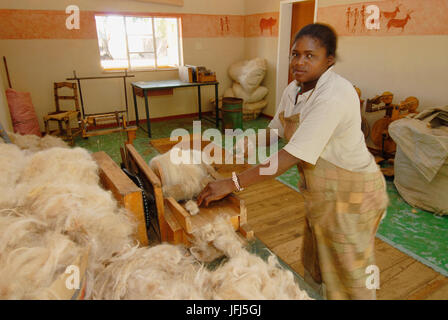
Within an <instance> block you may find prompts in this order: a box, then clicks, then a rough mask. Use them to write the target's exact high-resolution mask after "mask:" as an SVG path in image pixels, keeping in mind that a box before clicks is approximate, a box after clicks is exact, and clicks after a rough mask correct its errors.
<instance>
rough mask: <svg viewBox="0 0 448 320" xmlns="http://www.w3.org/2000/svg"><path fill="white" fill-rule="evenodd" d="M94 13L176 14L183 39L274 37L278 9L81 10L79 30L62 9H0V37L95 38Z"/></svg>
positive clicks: (276, 29) (275, 34)
mask: <svg viewBox="0 0 448 320" xmlns="http://www.w3.org/2000/svg"><path fill="white" fill-rule="evenodd" d="M96 14H122V15H133V16H164V17H179V18H181V19H182V34H183V37H185V38H217V37H277V36H278V16H279V13H278V12H273V13H263V14H254V15H248V16H242V15H206V14H176V13H150V12H148V13H146V12H145V13H142V12H94V11H81V13H80V29H79V30H68V29H67V28H66V25H65V23H66V20H67V18H68V17H69V15H68V14H66V13H65V11H59V10H0V39H96V38H97V34H96V25H95V15H96Z"/></svg>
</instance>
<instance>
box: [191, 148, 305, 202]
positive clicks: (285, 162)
mask: <svg viewBox="0 0 448 320" xmlns="http://www.w3.org/2000/svg"><path fill="white" fill-rule="evenodd" d="M274 157H278V158H277V168H274V173H273V174H269V175H263V174H260V172H262V171H263V169H264V170H268V168H270V167H272V165H273V164H274V165H275V162H272V163H271V161H275V158H274ZM299 162H300V159H298V158H296V157H294V156H293V155H291V154H289V153H288V152H287V151H285V150H283V149H282V150H280V151H279V152H278V153H276V154H274V155H272V156H271V157H269V159H268V160H266V161H265V162H263V163H261V164H259V165H256V166H254V167H252V168H250V169H248V170H246V171H244V172H242V173H240V174H238V180H239V181H240V186H241V187H242V188H246V187H248V186H250V185H253V184H256V183H260V182H263V181H266V180H268V179H272V178H275V177H277V176H279V175H281V174H282V173H284V172H285V171H286V170H288V169H289V168H291V167H292V166H294V165H296V164H298V163H299ZM275 169H276V170H275ZM233 191H236V187H235V184H234V183H233V181H232V179H230V178H229V179H222V180H217V181H213V182H210V183H209V184H208V185H207V186H206V187H205V188H204V190H202V192H201V193H200V194H199V196H198V205H199V206H200V205H202V204H203V203H204V204H205V206H208V205H209V203H210V202H213V201H217V200H221V199H222V198H224V197H225V196H227V195H228V194H229V193H231V192H233Z"/></svg>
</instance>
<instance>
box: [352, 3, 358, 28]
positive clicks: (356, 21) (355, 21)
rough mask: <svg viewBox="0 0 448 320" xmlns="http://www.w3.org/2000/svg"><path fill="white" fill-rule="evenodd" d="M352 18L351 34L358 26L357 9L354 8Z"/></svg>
mask: <svg viewBox="0 0 448 320" xmlns="http://www.w3.org/2000/svg"><path fill="white" fill-rule="evenodd" d="M353 17H354V18H355V19H354V21H353V30H352V32H356V26H357V24H358V8H355V11H354V12H353Z"/></svg>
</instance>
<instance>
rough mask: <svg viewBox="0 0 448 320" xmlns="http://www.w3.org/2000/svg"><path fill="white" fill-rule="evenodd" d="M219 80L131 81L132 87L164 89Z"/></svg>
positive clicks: (206, 83) (211, 83)
mask: <svg viewBox="0 0 448 320" xmlns="http://www.w3.org/2000/svg"><path fill="white" fill-rule="evenodd" d="M216 84H219V82H217V81H214V82H183V81H181V80H179V79H175V80H160V81H138V82H132V83H131V85H132V86H133V87H137V88H140V89H166V88H181V87H198V86H209V85H216Z"/></svg>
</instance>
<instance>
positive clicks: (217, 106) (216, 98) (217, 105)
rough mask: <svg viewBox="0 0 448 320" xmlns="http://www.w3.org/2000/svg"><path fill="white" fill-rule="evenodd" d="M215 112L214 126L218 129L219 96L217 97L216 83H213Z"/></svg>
mask: <svg viewBox="0 0 448 320" xmlns="http://www.w3.org/2000/svg"><path fill="white" fill-rule="evenodd" d="M215 114H216V128H218V129H219V98H218V84H215Z"/></svg>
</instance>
